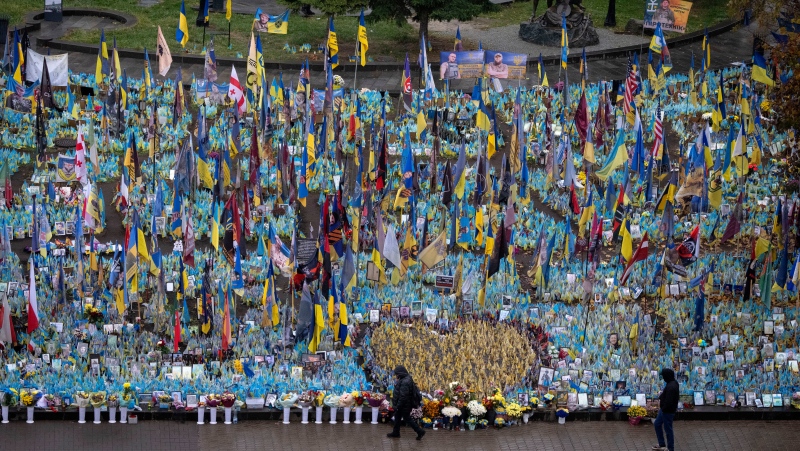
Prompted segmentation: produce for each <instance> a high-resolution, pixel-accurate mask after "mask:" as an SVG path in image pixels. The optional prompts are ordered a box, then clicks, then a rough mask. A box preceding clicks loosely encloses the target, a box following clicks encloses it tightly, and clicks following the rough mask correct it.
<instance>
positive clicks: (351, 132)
mask: <svg viewBox="0 0 800 451" xmlns="http://www.w3.org/2000/svg"><path fill="white" fill-rule="evenodd" d="M355 137H356V114H355V113H353V112H351V113H350V122H349V123H348V124H347V140H348V141H352V140H354V139H355Z"/></svg>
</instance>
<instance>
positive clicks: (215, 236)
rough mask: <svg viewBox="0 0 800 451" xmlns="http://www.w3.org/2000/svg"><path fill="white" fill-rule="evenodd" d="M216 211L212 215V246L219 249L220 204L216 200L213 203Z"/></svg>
mask: <svg viewBox="0 0 800 451" xmlns="http://www.w3.org/2000/svg"><path fill="white" fill-rule="evenodd" d="M213 204H214V207H213V208H214V210H213V212H212V214H211V245H212V246H214V249H219V204H218V203H217V201H216V199H215V200H214V201H213Z"/></svg>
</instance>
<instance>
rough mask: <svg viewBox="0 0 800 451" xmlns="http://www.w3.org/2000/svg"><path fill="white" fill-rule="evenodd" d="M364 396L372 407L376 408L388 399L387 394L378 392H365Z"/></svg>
mask: <svg viewBox="0 0 800 451" xmlns="http://www.w3.org/2000/svg"><path fill="white" fill-rule="evenodd" d="M364 398H365V399H366V400H367V404H369V406H370V407H372V408H373V409H376V408H378V407H380V406H381V403H382V402H383V400H384V399H386V395H384V394H382V393H377V392H364Z"/></svg>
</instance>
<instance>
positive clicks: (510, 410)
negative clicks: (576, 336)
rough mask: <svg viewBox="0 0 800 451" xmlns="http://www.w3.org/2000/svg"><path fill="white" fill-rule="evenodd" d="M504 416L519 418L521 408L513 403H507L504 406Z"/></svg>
mask: <svg viewBox="0 0 800 451" xmlns="http://www.w3.org/2000/svg"><path fill="white" fill-rule="evenodd" d="M506 414H507V415H508V416H509V417H510V418H519V417H521V416H522V406H520V405H519V404H518V403H515V402H512V403H509V404H508V405H507V406H506Z"/></svg>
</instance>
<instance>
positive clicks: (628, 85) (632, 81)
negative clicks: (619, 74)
mask: <svg viewBox="0 0 800 451" xmlns="http://www.w3.org/2000/svg"><path fill="white" fill-rule="evenodd" d="M627 74H628V75H627V78H626V79H625V104H624V105H623V106H622V111H623V112H625V114H626V115H627V114H628V113H629V112H630V111H631V102H633V93H634V92H636V88H637V82H636V71H635V70H634V69H633V62H632V61H631V57H630V56H628V69H627Z"/></svg>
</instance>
